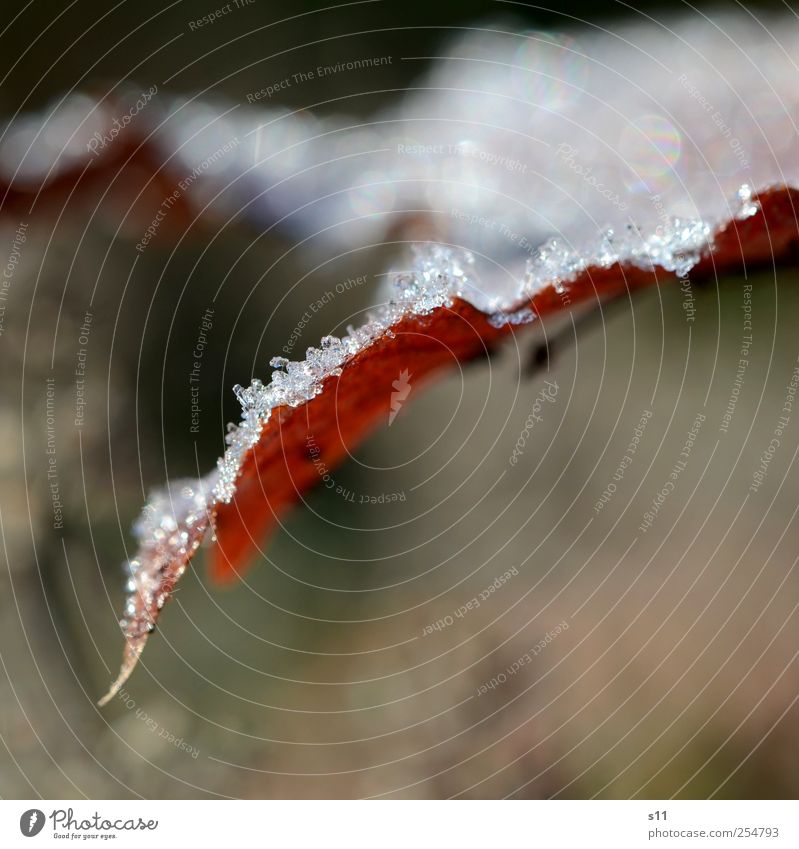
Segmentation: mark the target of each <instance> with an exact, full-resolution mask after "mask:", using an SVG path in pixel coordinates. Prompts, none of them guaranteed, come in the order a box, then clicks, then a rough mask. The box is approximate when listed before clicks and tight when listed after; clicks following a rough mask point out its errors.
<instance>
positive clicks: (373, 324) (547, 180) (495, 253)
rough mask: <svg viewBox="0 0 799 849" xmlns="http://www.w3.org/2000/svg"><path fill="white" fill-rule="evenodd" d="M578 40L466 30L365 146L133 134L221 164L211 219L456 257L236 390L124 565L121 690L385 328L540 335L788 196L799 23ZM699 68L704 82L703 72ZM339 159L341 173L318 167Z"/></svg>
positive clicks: (316, 136) (184, 123) (151, 511)
mask: <svg viewBox="0 0 799 849" xmlns="http://www.w3.org/2000/svg"><path fill="white" fill-rule="evenodd" d="M725 28H727V29H729V30H730V32H732V33H733V35H734V37H727V36H726V35H725V33H724V30H725ZM769 33H779V42H778V41H777V40H776V39H774V38H773V36H771V35H770V34H769ZM574 35H575V36H576V37H575V38H569V39H566V40H562V39H558V38H557V37H554V36H552V35H547V34H544V33H513V32H503V31H500V28H499V27H485V28H482V29H479V28H478V29H477V30H476V31H475V32H474V33H472V34H470V35H469V36H468V37H467V38H466V41H465V43H463V42H462V43H458V44H455V45H454V46H453V47H452V50H451V54H450V56H449V57H448V58H447V57H445V58H444V59H443V60H441V61H440V62H438V63H437V65H436V66H434V68H433V71H432V73H431V79H430V80H428V85H424V86H420V87H419V88H418V89H417V90H415V92H413V93H411V94H409V96H408V97H407V98H406V99H404V100H403V102H402V104H401V105H399V106H396V107H394V108H393V109H392V110H391V111H390V113H389V114H387V115H378V116H376V117H375V120H374V121H373V123H372V125H371V127H372V129H370V131H369V133H368V134H365V132H364V130H363V128H362V126H360V124H361V122H359V121H358V122H352V121H348V120H346V119H338V118H329V119H323V120H322V121H320V120H319V119H317V118H315V117H313V116H312V115H310V114H308V112H306V111H302V112H288V111H285V110H284V111H281V110H279V109H253V110H251V111H247V110H240V111H239V112H237V113H236V116H235V117H225V118H224V119H223V118H221V117H220V119H219V120H215V121H211V122H208V121H206V113H207V111H208V109H209V106H208V104H202V103H196V102H191V103H186V102H185V101H177V102H176V103H175V104H174V105H173V107H172V108H171V109H169V108H167V109H166V113H165V114H161V113H158V112H157V111H156V110H155V109H153V110H149V111H148V112H146V113H143V114H142V116H140V120H141V122H143V124H146V122H147V121H152V122H153V123H152V124H151V126H150V130H152V133H153V136H154V137H155V138H156V139H157V140H158V143H159V144H162V145H164V147H165V149H166V150H168V151H170V152H173V151H177V152H178V153H177V154H176V156H180V157H181V158H182V160H181V165H182V166H185V168H186V169H187V171H190V170H191V169H192V168H193V167H196V166H197V164H198V163H201V162H205V161H210V160H211V159H213V161H214V163H215V166H214V169H213V171H211V170H210V169H209V170H208V172H207V173H206V172H205V171H204V172H203V174H204V176H203V178H202V180H198V183H197V185H198V187H200V186H201V185H202V184H203V180H208V181H213V180H215V179H218V180H221V181H222V185H224V186H226V187H229V190H228V191H226V192H224V193H222V192H220V197H221V198H222V199H220V200H219V201H218V203H229V204H231V208H232V209H235V210H240V209H247V210H248V211H249V212H250V214H252V215H254V216H256V217H257V218H259V219H262V218H269V220H271V221H275V220H278V219H280V220H281V221H283V220H285V221H290V222H292V226H295V227H297V228H299V229H302V230H303V231H304V232H306V233H308V234H314V236H315V237H316V236H319V239H320V240H321V239H323V238H334V239H337V240H339V247H340V246H341V245H344V246H345V247H347V246H351V245H358V246H360V245H363V244H365V243H367V242H370V241H376V240H379V239H380V238H381V237H382V236H383V235H384V234H385V232H386V228H388V227H393V226H394V225H395V223H396V221H395V219H393V218H392V213H393V212H394V210H395V209H400V208H404V209H414V210H427V211H429V216H430V220H434V221H435V222H436V230H435V232H437V233H439V234H441V235H440V236H439V238H440V239H441V240H442V241H446V242H448V244H434V243H425V244H422V245H420V246H417V247H416V248H415V249H414V250H413V257H412V261H411V262H410V263H409V264H408V266H407V267H405V268H403V269H402V270H401V271H397V272H396V273H394V274H393V275H391V276H390V279H389V282H388V290H387V291H385V292H383V294H382V295H381V297H380V300H381V301H382V302H383V303H382V304H381V305H380V306H378V307H376V308H375V311H374V313H373V314H371V315H369V316H368V317H367V320H366V322H365V323H364V324H363V325H362V326H361V327H358V328H355V327H349V328H347V332H346V334H345V335H344V336H343V337H341V338H338V337H335V336H326V337H325V338H323V339H322V340H321V343H320V346H319V347H318V348H309V349H308V350H307V352H306V356H305V359H304V360H303V361H301V362H291V361H289V360H287V359H286V358H285V357H275V358H273V359H272V360H271V362H270V364H271V366H272V368H273V369H275V371H274V372H273V373H272V376H271V379H270V380H269V382H268V383H265V384H264V383H261V382H260V381H259V380H257V379H254V380H253V381H252V382H251V384H250V385H249V386H248V387H246V388H244V387H241V386H236V387H235V389H234V392H235V394H236V397H237V398H238V400H239V402H240V403H241V406H242V415H241V421H240V422H239V423H238V424H237V425H230V426H229V429H228V433H227V436H226V443H227V448H226V451H225V454H224V456H223V457H222V458H221V459H220V460H219V462H218V464H217V466H218V468H217V469H216V470H215V471H214V472H213V473H212V474H211V475H209V476H208V477H207V478H205V479H204V480H202V481H199V482H195V483H193V484H190V483H185V482H184V483H181V484H178V485H177V486H175V485H173V486H172V487H171V488H169V489H168V490H166V491H164V492H161V493H158V494H156V496H155V497H154V499H153V500H152V502H151V503H150V505H148V507H147V508H145V511H144V513H143V514H142V518H141V520H140V521H139V524H138V525H137V527H136V535H137V539H138V540H139V543H140V555H139V557H138V558H137V559H136V560H132V561H131V562H130V564H129V567H130V583H129V593H130V597H129V601H128V606H127V608H126V613H125V618H124V619H123V621H122V626H123V629H124V631H125V634H126V637H127V638H128V648H127V653H126V661H125V665H124V666H123V670H122V673H121V674H120V678H119V679H118V680H117V682H116V683H115V685H114V687H115V688H116V689H118V687H119V686H120V685H121V681H123V680H124V678H125V677H126V675H127V674H129V672H130V669H132V665H133V663H135V659H136V657H138V653H140V652H141V648H142V646H143V643H144V640H145V639H146V637H147V634H148V633H149V631H150V630H151V629H152V627H153V625H154V621H155V618H156V616H157V614H158V611H159V610H160V607H161V605H162V604H163V601H164V599H165V598H166V597H167V596H168V594H169V592H170V591H171V589H172V587H173V586H174V582H175V580H177V578H178V577H179V575H180V573H181V572H182V571H183V569H184V568H185V565H186V562H187V561H188V559H189V557H190V556H191V553H192V552H193V551H194V550H195V549H196V548H197V547H198V546H199V544H200V541H201V540H202V538H203V536H204V535H205V534H206V533H208V532H209V530H210V529H211V525H212V518H211V517H212V516H213V512H214V508H215V507H216V505H218V504H221V503H228V502H230V501H231V499H232V498H233V497H234V494H235V491H236V483H237V479H238V477H239V474H240V471H241V467H242V463H243V461H244V458H245V456H246V454H247V452H248V451H249V450H250V449H252V447H253V446H254V445H255V444H256V443H257V441H258V439H259V438H260V436H261V433H262V431H263V428H264V426H265V425H266V423H267V422H268V421H269V419H270V417H271V415H272V412H273V410H275V409H276V408H278V407H283V406H288V407H298V406H300V405H302V404H305V403H306V402H307V401H309V400H310V399H312V398H314V397H315V396H316V395H318V394H319V393H320V392H321V391H322V388H323V385H324V382H325V381H326V380H327V379H329V378H331V377H333V376H335V375H338V374H340V373H341V370H342V369H343V368H344V367H345V365H346V364H347V363H348V362H349V361H350V360H351V359H352V358H353V357H356V356H357V355H358V354H359V353H360V352H361V351H363V350H365V349H366V348H368V347H369V346H370V345H372V344H373V343H374V341H375V340H376V339H379V338H381V337H382V336H383V335H384V334H385V335H388V336H391V334H392V333H393V331H392V329H391V328H392V326H393V325H394V324H395V323H396V322H398V321H400V320H401V319H403V318H404V317H406V316H409V315H420V316H421V315H427V314H429V313H431V312H433V311H434V310H436V309H438V308H441V307H444V308H446V307H449V306H451V305H452V304H453V301H454V299H456V298H462V299H464V300H466V301H468V302H469V303H471V304H472V305H474V306H475V307H476V308H477V309H479V310H482V311H483V312H484V313H485V314H486V315H487V316H489V318H488V320H489V321H490V323H491V324H492V325H493V326H494V327H497V328H503V327H506V326H508V325H515V324H525V323H528V322H531V321H533V320H534V319H535V312H534V310H533V309H532V308H531V304H530V303H529V301H530V299H531V298H535V297H536V296H538V295H540V294H541V293H548V292H551V293H553V294H554V295H557V296H559V297H560V298H561V299H562V302H563V304H564V306H566V305H568V304H569V303H570V300H569V292H570V287H571V285H572V283H573V282H574V281H575V280H576V279H577V278H578V277H579V276H580V275H581V274H582V273H583V272H584V271H585V270H586V269H588V268H594V267H598V268H605V269H607V268H610V267H612V266H614V265H616V264H620V265H627V266H635V267H638V268H642V269H645V270H652V269H664V270H666V271H669V272H673V273H675V274H676V275H678V276H681V277H682V276H684V275H686V274H687V273H688V272H689V271H690V270H691V268H692V267H693V266H694V265H696V263H697V262H699V261H700V259H701V258H702V257H703V256H705V255H706V254H707V252H708V251H710V250H711V249H712V247H713V244H712V243H713V236H714V233H716V232H717V230H718V228H719V227H720V226H721V225H723V224H726V223H727V222H729V221H730V220H743V219H747V218H750V217H751V216H754V215H756V214H757V213H758V212H759V209H760V207H759V204H758V202H757V200H756V189H763V188H766V187H769V186H772V185H775V184H780V185H791V184H794V183H796V181H797V180H799V157H797V154H796V147H795V145H794V144H793V139H794V138H795V134H796V127H795V124H794V118H795V115H796V112H797V110H799V97H797V95H796V92H797V91H799V85H797V83H798V82H799V79H798V76H799V74H798V72H797V69H796V67H795V65H794V64H793V60H792V58H791V57H792V56H794V55H796V53H797V50H799V25H797V22H796V19H795V18H791V17H787V16H785V17H781V18H779V19H775V20H774V21H772V22H771V26H763V25H761V24H760V23H759V22H753V21H752V20H749V19H747V18H745V17H742V16H729V17H725V16H724V15H723V14H722V13H719V14H718V15H716V16H715V18H714V21H713V22H709V21H707V20H705V19H704V18H702V17H701V16H699V15H692V16H686V17H684V18H682V19H677V20H675V21H674V22H673V25H671V26H670V28H668V29H666V28H664V27H661V26H659V25H654V24H653V25H651V26H650V25H642V24H639V23H634V24H630V25H626V26H620V27H618V28H616V29H615V31H614V32H599V33H597V32H588V31H585V32H583V33H579V32H575V33H574ZM579 39H582V41H580V40H579ZM710 55H712V57H713V62H712V63H710V62H706V61H705V59H704V58H703V57H706V56H710ZM509 57H511V58H510V59H509ZM754 69H756V71H755V70H754ZM742 94H743V97H742ZM744 106H745V108H744ZM170 112H171V113H172V114H170ZM476 116H477V117H479V120H475V118H476ZM715 116H720V120H721V124H720V123H719V122H718V121H717V120H716V117H715ZM722 119H723V120H722ZM354 123H355V124H358V125H359V127H358V128H353V124H354ZM206 125H207V126H208V127H209V129H208V130H207V131H205V130H198V129H197V127H198V126H206ZM23 129H24V128H23ZM17 135H19V133H17ZM17 135H14V133H12V134H11V136H10V138H11V140H12V142H13V144H11V143H9V142H8V141H6V142H5V143H4V144H3V146H0V173H1V172H3V171H4V170H7V169H12V170H13V169H16V168H18V167H19V162H18V160H19V154H20V151H23V150H24V146H22V145H20V144H19V140H18V139H17ZM26 138H27V137H26ZM231 138H235V139H236V140H237V141H236V144H235V145H231V144H228V143H226V142H229V140H230V139H231ZM15 140H16V141H15ZM239 140H240V142H239ZM15 145H16V146H15ZM331 147H332V150H333V153H334V154H335V153H338V152H344V153H345V154H347V155H344V156H333V157H332V161H334V162H335V163H336V164H335V167H332V168H331V167H328V168H319V167H318V163H319V162H322V161H328V160H330V159H331V155H330V154H331ZM219 151H223V152H224V155H223V154H221V153H219ZM363 151H368V154H367V153H364V152H363ZM353 152H355V153H358V152H360V154H359V155H355V156H349V155H348V154H350V153H353ZM26 155H27V154H26ZM367 156H368V161H369V169H370V170H369V172H368V173H367V174H365V173H364V165H363V162H364V157H367ZM24 158H25V157H24V156H23V159H24ZM240 178H241V179H240ZM375 187H378V188H379V190H374V191H372V189H375ZM206 188H208V187H207V186H206ZM198 190H199V189H198ZM267 190H268V191H267ZM267 195H268V202H267V201H266V200H264V198H266V197H267ZM208 196H209V192H207V191H206V192H203V193H201V197H202V198H203V199H206V198H207V197H208ZM311 201H313V202H311ZM203 202H205V201H204V200H203ZM297 209H302V210H303V215H302V216H298V215H295V214H294V213H295V212H296V210H297ZM353 211H354V212H355V215H354V216H353ZM330 222H337V223H338V224H337V226H335V227H332V226H330ZM320 234H321V235H320ZM315 242H316V238H315V239H314V240H311V241H310V242H309V243H308V244H309V247H308V249H309V250H312V249H313V247H312V245H313V244H314V243H315ZM454 245H468V246H469V248H470V249H471V250H466V249H464V248H461V247H454Z"/></svg>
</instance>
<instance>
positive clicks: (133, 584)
mask: <svg viewBox="0 0 799 849" xmlns="http://www.w3.org/2000/svg"><path fill="white" fill-rule="evenodd" d="M797 204H799V191H796V190H794V189H789V188H785V189H774V190H771V191H769V192H766V193H764V194H762V195H760V196H755V195H753V193H751V191H749V190H748V189H747V188H743V189H741V191H740V192H739V194H738V204H737V205H736V207H735V209H736V214H735V215H734V216H733V217H732V218H731V219H730V220H728V221H727V222H726V223H723V224H719V225H711V224H710V223H705V224H702V225H698V224H696V223H693V224H686V226H685V227H684V228H682V229H679V230H676V231H675V232H674V233H673V234H672V236H671V237H670V241H669V243H668V245H667V246H665V247H664V243H663V238H664V237H663V235H662V234H659V235H657V237H656V238H655V237H641V236H640V234H638V235H637V236H636V237H635V240H633V241H631V242H630V243H629V244H628V245H627V246H625V247H624V252H622V253H620V254H619V256H618V260H617V261H616V262H615V263H614V264H612V265H608V264H607V263H606V262H604V261H602V260H601V258H600V253H599V252H600V251H601V250H603V249H604V248H603V246H602V245H600V246H599V247H597V248H596V251H597V252H596V253H593V254H592V253H590V252H586V253H585V254H584V257H585V258H584V259H583V260H582V261H581V266H582V267H581V270H580V271H579V272H577V271H576V270H575V266H574V262H573V258H572V257H571V255H570V254H569V253H568V252H565V253H560V254H559V258H558V259H557V260H556V259H555V258H554V256H555V254H557V253H558V252H557V251H554V250H552V251H549V252H547V253H546V255H545V256H544V258H543V260H542V262H543V263H545V264H546V265H547V268H548V271H549V273H550V274H551V275H552V276H551V277H550V279H549V281H547V280H546V279H545V278H544V277H543V271H542V270H541V268H540V267H537V268H535V267H534V269H533V271H532V272H531V271H530V270H529V269H528V275H527V277H526V278H525V279H523V280H521V281H519V291H520V293H521V292H525V291H531V290H532V291H533V292H534V294H532V295H530V296H527V295H524V296H520V299H519V301H518V303H516V304H515V305H514V308H513V309H512V310H511V311H509V312H508V315H507V317H506V320H505V321H499V320H497V317H496V315H497V314H496V313H485V312H483V311H482V310H480V309H478V308H477V307H475V306H474V305H472V304H471V303H469V301H467V300H465V299H464V298H463V297H462V293H463V288H464V286H465V284H466V283H471V284H474V283H476V282H479V281H478V280H477V279H476V277H475V274H474V272H473V265H474V258H473V257H472V256H471V255H470V254H469V253H468V252H465V251H460V250H456V249H453V248H452V247H450V246H445V245H421V246H418V247H417V248H416V253H415V259H414V263H413V266H412V268H411V270H406V271H403V272H402V273H400V274H397V275H395V276H394V279H393V285H394V293H395V296H394V298H393V299H392V300H390V301H389V302H388V303H387V304H386V305H384V306H383V307H382V308H380V309H378V310H376V311H375V314H374V315H373V316H372V317H371V319H370V320H369V321H368V322H367V323H366V324H365V325H364V326H363V327H361V328H358V329H353V330H351V331H350V332H349V334H348V335H347V336H346V337H344V338H343V339H336V338H335V337H326V339H325V341H324V342H323V344H322V345H321V347H320V348H318V349H317V348H310V349H308V352H307V357H306V360H305V361H303V362H299V363H296V362H286V361H284V360H283V358H279V359H276V360H275V361H273V365H274V366H275V367H276V370H275V372H274V373H273V375H272V380H271V382H270V383H269V384H267V385H265V384H262V383H261V382H260V381H253V384H252V385H251V386H250V387H248V388H246V389H242V388H241V387H237V391H236V394H237V395H238V397H239V400H240V401H241V403H242V407H243V411H242V421H241V423H240V424H239V426H238V427H235V428H233V429H232V430H231V432H230V434H229V435H228V449H227V451H226V453H225V455H224V457H223V458H222V459H221V460H220V461H219V463H218V469H217V470H216V471H214V472H212V473H211V474H210V475H209V476H208V477H207V478H205V479H204V480H202V481H198V482H187V481H180V482H178V483H175V484H173V485H172V486H170V487H167V489H165V490H163V491H159V492H158V493H157V494H156V495H155V496H154V498H153V499H152V500H151V502H150V503H149V504H148V506H147V507H145V509H144V512H143V513H142V517H141V519H140V520H139V523H138V524H137V526H136V536H137V539H138V542H139V546H140V548H139V552H138V554H137V556H136V558H134V559H133V560H131V561H130V562H129V572H130V575H131V581H130V583H129V592H130V594H129V597H128V603H127V606H126V610H125V617H124V619H123V620H122V623H121V624H122V627H123V631H124V633H125V637H126V639H127V646H126V649H125V654H124V659H123V665H122V669H121V671H120V674H119V676H118V678H117V679H116V681H115V682H114V683H113V684H112V686H111V689H110V691H109V693H108V694H107V695H106V696H105V697H104V698H103V699H102V701H101V704H105V703H106V702H107V701H108V700H109V699H110V698H111V697H112V696H113V695H114V694H115V693H116V692H118V690H119V688H120V687H121V686H122V684H123V683H124V682H125V680H126V679H127V678H128V676H129V675H130V673H131V672H132V670H133V668H134V666H135V665H136V662H137V661H138V659H139V657H140V655H141V652H142V649H143V647H144V644H145V642H146V640H147V637H148V635H149V634H150V632H151V631H152V630H153V628H154V627H155V623H156V620H157V618H158V616H159V615H160V612H161V608H162V607H163V605H164V603H165V602H166V601H167V600H168V599H169V597H170V594H171V592H172V590H173V589H174V587H175V584H176V582H177V580H178V579H179V578H180V576H181V575H182V574H183V572H184V571H185V569H186V566H187V564H188V562H189V560H190V559H191V557H192V556H193V554H194V553H195V552H196V550H197V549H198V548H199V546H200V543H201V542H202V540H203V539H204V538H205V537H206V536H207V535H208V534H209V533H210V532H211V529H212V528H213V532H214V536H215V540H214V545H213V548H212V550H211V569H212V573H213V575H214V576H215V577H216V578H217V579H218V580H230V579H232V578H235V577H236V575H237V574H238V572H239V570H240V569H241V568H242V567H243V565H244V564H245V562H246V559H247V557H248V556H249V554H250V553H251V552H252V550H253V548H254V547H255V546H256V545H258V544H259V542H260V541H261V540H262V538H263V536H264V535H265V533H266V532H267V530H268V529H269V528H271V527H272V526H274V524H275V522H276V520H277V518H278V517H279V516H280V515H281V514H282V513H283V512H284V511H285V510H286V509H288V508H289V507H290V506H291V505H293V504H294V503H295V502H296V501H297V500H298V499H299V497H300V496H301V494H302V493H303V492H305V491H306V490H307V489H309V488H310V487H312V486H313V485H314V484H315V483H317V482H318V481H319V474H318V471H317V469H316V466H315V461H316V460H317V459H318V458H319V457H322V458H324V463H325V466H326V467H327V468H328V469H331V468H333V467H334V466H335V465H336V464H337V463H339V462H340V461H341V460H343V459H344V457H345V456H346V455H347V453H348V452H349V451H352V450H353V449H354V448H355V447H356V446H357V444H358V443H359V442H360V441H361V440H362V439H363V438H364V437H365V435H366V434H368V433H369V432H370V431H371V430H372V429H373V428H375V427H377V426H378V425H379V424H380V423H381V422H383V421H385V420H386V417H387V416H389V415H390V414H391V411H392V391H391V389H392V387H393V386H394V384H395V383H397V379H396V375H397V374H398V373H399V374H402V373H403V372H407V373H412V374H413V375H414V385H417V382H418V383H421V382H423V381H424V380H425V379H428V378H429V377H430V376H431V375H432V374H433V373H434V372H436V371H438V370H440V369H442V368H445V367H447V366H452V365H454V364H455V362H456V361H467V360H469V359H471V358H473V357H476V356H480V355H481V354H483V353H485V352H486V351H487V350H490V348H492V347H493V346H494V345H495V344H496V343H497V342H499V341H500V340H501V339H502V338H504V337H507V336H508V335H509V334H511V333H514V332H516V331H515V329H514V328H515V326H516V325H518V324H519V323H521V324H524V323H526V322H527V321H528V320H529V318H530V317H533V318H534V317H536V316H543V315H547V314H551V313H555V312H558V311H561V310H563V309H566V308H568V307H570V306H571V305H575V304H577V303H579V302H582V301H587V300H591V299H602V298H605V297H610V296H612V295H614V294H617V293H619V292H623V291H625V290H626V291H633V290H635V289H639V288H642V287H644V286H646V285H652V284H655V283H657V282H659V280H662V279H664V277H665V278H673V276H674V275H675V274H677V273H684V271H683V268H684V266H683V265H681V264H679V263H675V262H673V261H672V260H671V259H669V258H670V257H672V256H676V255H681V256H683V257H690V258H691V260H692V264H693V272H694V274H696V276H697V277H699V276H710V275H712V274H716V273H718V272H720V271H724V270H729V269H734V268H737V267H739V266H741V264H742V263H744V262H746V263H747V264H756V263H762V262H767V261H772V260H775V259H776V260H779V259H790V258H794V257H795V256H796V246H797V242H799V231H798V229H797V219H796V216H795V209H796V207H797ZM639 239H640V244H642V245H645V246H649V247H648V248H646V249H641V248H639V247H638V245H639ZM679 239H684V244H682V243H680V242H679V241H678V240H679ZM653 246H654V247H653ZM703 246H704V248H703ZM661 261H663V262H664V263H665V265H660V262H661ZM686 261H687V260H686ZM531 274H532V275H533V278H534V280H533V283H532V285H531V281H530V279H529V278H530V276H531ZM520 315H522V316H524V321H520V320H519V316H520ZM442 342H443V343H444V344H443V345H442V344H441V343H442ZM376 387H384V388H385V389H386V391H383V392H380V391H376ZM395 391H396V390H395ZM309 439H312V440H313V444H314V451H313V452H310V451H309V448H308V446H309Z"/></svg>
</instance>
